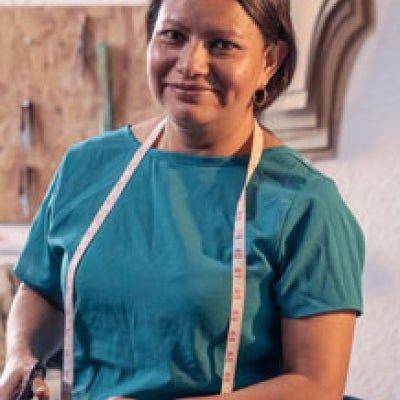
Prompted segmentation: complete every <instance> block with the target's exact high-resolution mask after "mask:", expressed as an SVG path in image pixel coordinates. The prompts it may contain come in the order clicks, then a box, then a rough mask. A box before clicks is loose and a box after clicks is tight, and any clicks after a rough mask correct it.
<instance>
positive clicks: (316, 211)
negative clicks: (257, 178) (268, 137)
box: [274, 178, 364, 318]
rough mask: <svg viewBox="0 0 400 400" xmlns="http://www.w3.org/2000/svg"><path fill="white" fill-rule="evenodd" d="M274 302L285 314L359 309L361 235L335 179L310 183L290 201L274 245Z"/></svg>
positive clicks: (295, 316)
mask: <svg viewBox="0 0 400 400" xmlns="http://www.w3.org/2000/svg"><path fill="white" fill-rule="evenodd" d="M278 257H279V262H278V268H279V273H278V278H277V281H276V284H275V288H274V289H275V293H276V298H277V302H278V304H279V306H280V308H281V311H282V314H283V315H284V316H285V317H288V318H298V317H305V316H309V315H315V314H321V313H325V312H332V311H339V310H351V311H354V312H356V314H357V315H359V314H361V312H362V293H361V274H362V268H363V263H364V238H363V234H362V232H361V229H360V227H359V225H358V224H357V222H356V220H355V218H354V216H353V215H352V213H351V212H350V210H349V209H348V208H347V206H346V205H345V204H344V202H343V200H342V198H341V196H340V194H339V193H338V191H337V188H336V186H335V184H334V183H333V182H332V181H331V180H329V179H327V178H319V179H316V180H314V181H313V182H311V183H309V184H308V185H307V187H306V188H305V189H304V190H302V191H301V193H299V194H298V195H297V196H296V197H295V199H294V200H293V202H292V204H291V206H290V209H289V211H288V213H287V216H286V219H285V223H284V227H283V230H282V234H281V240H280V244H279V249H278Z"/></svg>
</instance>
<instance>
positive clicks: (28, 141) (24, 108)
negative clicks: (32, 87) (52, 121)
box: [19, 99, 33, 151]
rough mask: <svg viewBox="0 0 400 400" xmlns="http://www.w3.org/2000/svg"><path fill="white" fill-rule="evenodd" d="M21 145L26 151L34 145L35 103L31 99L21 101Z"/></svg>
mask: <svg viewBox="0 0 400 400" xmlns="http://www.w3.org/2000/svg"><path fill="white" fill-rule="evenodd" d="M20 115H21V116H20V129H19V132H20V136H19V139H20V145H21V149H22V150H24V151H29V150H30V149H31V145H32V122H33V104H32V102H31V101H30V100H29V99H24V100H23V101H22V103H21V112H20Z"/></svg>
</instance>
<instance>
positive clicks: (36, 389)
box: [0, 357, 50, 400]
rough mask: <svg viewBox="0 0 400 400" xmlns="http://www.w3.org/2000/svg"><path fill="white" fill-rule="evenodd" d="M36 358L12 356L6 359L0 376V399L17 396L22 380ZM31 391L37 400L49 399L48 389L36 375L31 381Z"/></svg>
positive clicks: (25, 377)
mask: <svg viewBox="0 0 400 400" xmlns="http://www.w3.org/2000/svg"><path fill="white" fill-rule="evenodd" d="M35 363H36V360H35V359H34V358H32V357H20V358H15V359H14V358H13V359H10V360H8V361H7V363H6V366H5V369H4V371H3V374H2V375H1V378H0V400H14V399H16V398H17V396H18V394H19V391H20V389H21V386H22V384H23V382H24V381H25V380H26V379H27V377H28V375H29V373H30V371H31V369H32V367H33V366H34V365H35ZM32 391H33V394H34V396H36V398H37V399H38V400H49V399H50V390H49V387H48V386H47V384H46V382H45V381H44V379H42V378H41V377H39V376H37V377H36V378H35V379H34V380H33V382H32Z"/></svg>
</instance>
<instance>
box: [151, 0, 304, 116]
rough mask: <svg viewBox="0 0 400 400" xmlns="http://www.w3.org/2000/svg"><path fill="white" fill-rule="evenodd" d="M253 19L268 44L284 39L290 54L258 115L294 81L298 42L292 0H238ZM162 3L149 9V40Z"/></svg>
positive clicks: (158, 1) (156, 1)
mask: <svg viewBox="0 0 400 400" xmlns="http://www.w3.org/2000/svg"><path fill="white" fill-rule="evenodd" d="M236 1H237V2H238V3H239V4H240V5H241V6H242V7H243V9H244V10H245V11H246V13H247V14H248V15H249V16H250V17H251V18H252V19H253V21H254V22H255V23H256V25H257V26H258V28H259V29H260V31H261V33H262V34H263V36H264V40H265V43H266V44H269V43H277V42H278V41H279V40H282V41H284V42H285V43H286V45H287V55H286V57H285V58H284V59H283V61H282V63H281V65H280V66H279V68H278V70H277V71H276V73H275V75H274V76H273V77H272V78H271V79H270V81H269V82H268V85H267V87H266V90H267V93H268V96H267V98H266V101H265V102H264V103H263V104H262V106H258V107H257V108H255V112H256V113H258V112H260V111H262V110H264V109H266V108H267V107H268V106H269V105H270V104H271V103H272V102H273V101H274V100H275V99H276V98H277V97H278V96H279V95H280V94H281V93H282V92H283V91H284V90H285V89H286V88H287V87H288V86H289V84H290V82H291V81H292V78H293V75H294V71H295V68H296V62H297V50H296V41H295V35H294V31H293V26H292V21H291V18H290V0H236ZM161 4H162V0H151V1H150V4H149V6H148V9H147V15H146V29H147V41H150V39H151V36H152V35H153V30H154V27H155V24H156V21H157V17H158V12H159V10H160V7H161Z"/></svg>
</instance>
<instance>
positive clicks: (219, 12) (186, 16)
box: [157, 0, 258, 35]
mask: <svg viewBox="0 0 400 400" xmlns="http://www.w3.org/2000/svg"><path fill="white" fill-rule="evenodd" d="M168 22H171V23H174V22H176V23H178V24H181V25H183V26H184V27H185V28H188V29H197V28H199V29H229V30H234V31H236V32H238V33H239V34H241V35H244V34H251V33H252V32H253V33H254V31H258V27H257V25H256V24H255V22H254V21H253V20H252V18H251V17H250V16H249V15H248V14H247V13H246V11H245V10H244V9H243V8H242V6H241V5H240V4H239V3H238V2H237V1H236V0H163V2H162V4H161V7H160V11H159V14H158V18H157V25H161V24H165V23H168Z"/></svg>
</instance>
